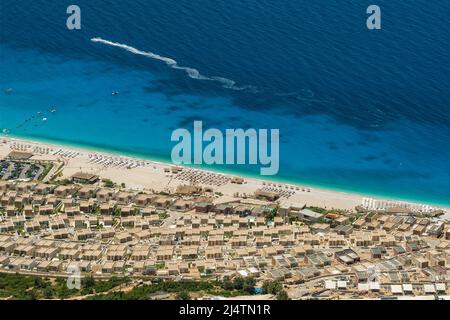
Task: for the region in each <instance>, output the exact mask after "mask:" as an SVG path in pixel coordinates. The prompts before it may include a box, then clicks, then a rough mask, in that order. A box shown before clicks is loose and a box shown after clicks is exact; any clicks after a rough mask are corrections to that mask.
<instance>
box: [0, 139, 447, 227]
mask: <svg viewBox="0 0 450 320" xmlns="http://www.w3.org/2000/svg"><path fill="white" fill-rule="evenodd" d="M13 146H15V148H16V149H17V148H18V147H19V148H21V149H20V150H23V151H30V152H33V151H34V153H35V155H34V156H33V159H35V160H60V161H64V163H65V167H64V170H63V176H64V177H65V178H69V177H71V176H72V175H73V174H74V173H76V172H80V171H82V172H86V173H92V174H96V175H99V176H100V177H101V178H106V179H110V180H112V181H114V182H116V183H119V184H120V183H125V184H126V187H127V188H130V189H136V190H155V191H164V190H165V191H169V190H170V191H172V190H175V188H176V187H177V186H178V185H180V184H188V183H189V182H187V181H180V180H177V179H174V176H175V175H174V174H172V173H171V172H166V171H167V170H168V169H170V168H172V167H173V165H172V164H166V163H160V162H155V161H149V160H143V159H136V158H131V157H127V156H121V155H117V154H108V153H105V152H95V151H91V150H86V149H80V148H75V147H68V146H62V145H56V144H49V143H42V142H35V141H29V140H22V139H15V138H2V139H1V140H0V159H1V158H3V157H5V156H6V155H7V154H9V153H10V152H11V150H12V147H13ZM59 150H62V151H61V152H59V153H58V154H56V155H55V153H57V152H58V151H59ZM36 151H37V152H36ZM99 157H102V158H103V159H110V161H116V162H119V163H120V162H126V163H129V164H130V163H131V164H132V165H131V167H132V168H131V169H130V168H127V167H129V166H128V165H126V166H117V165H105V164H104V163H103V164H98V163H95V161H92V159H93V158H99ZM186 170H193V169H189V168H188V169H186ZM196 172H201V173H203V174H206V173H208V171H205V170H197V169H196ZM210 174H211V175H213V176H215V175H217V176H218V177H225V176H227V175H226V174H218V173H217V172H214V173H210ZM230 177H231V176H230V175H228V178H230ZM244 181H245V182H244V184H232V183H229V182H228V183H224V184H223V185H220V186H217V185H216V186H214V185H211V184H202V183H201V182H196V183H197V185H200V186H209V187H212V188H213V189H214V191H216V192H221V193H222V194H223V195H224V197H221V198H222V199H224V198H227V196H229V197H230V198H232V197H233V196H234V195H235V194H236V193H239V194H240V195H243V194H248V195H251V194H253V193H254V192H255V190H257V189H259V188H264V187H268V186H269V183H270V187H271V188H277V189H278V190H285V192H289V193H291V194H292V195H291V196H290V197H289V198H285V197H282V198H281V202H282V203H286V202H287V203H293V204H306V205H308V206H319V207H325V208H328V209H331V208H334V209H345V210H351V209H354V208H355V206H357V205H361V203H362V201H363V198H364V197H365V196H363V195H359V194H352V193H347V192H338V191H334V190H325V189H319V188H315V187H308V186H296V185H294V184H286V183H274V182H269V181H264V180H259V179H255V178H247V177H244ZM297 189H298V190H297ZM371 198H373V197H371ZM444 209H446V210H447V216H446V218H449V217H448V215H449V212H450V210H449V208H444Z"/></svg>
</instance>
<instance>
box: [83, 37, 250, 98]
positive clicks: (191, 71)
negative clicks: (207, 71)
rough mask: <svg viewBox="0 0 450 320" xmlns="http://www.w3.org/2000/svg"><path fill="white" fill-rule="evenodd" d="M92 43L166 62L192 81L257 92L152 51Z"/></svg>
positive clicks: (121, 45) (119, 44)
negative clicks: (182, 64) (212, 82)
mask: <svg viewBox="0 0 450 320" xmlns="http://www.w3.org/2000/svg"><path fill="white" fill-rule="evenodd" d="M91 41H92V42H97V43H103V44H106V45H109V46H113V47H118V48H121V49H124V50H127V51H129V52H131V53H133V54H137V55H141V56H145V57H147V58H151V59H155V60H159V61H162V62H164V63H165V64H166V65H167V66H169V67H170V68H172V69H177V70H183V71H185V72H186V74H187V75H188V76H189V77H190V78H192V79H197V80H206V81H216V82H219V83H220V84H222V86H223V87H224V88H227V89H232V90H248V91H250V92H255V91H256V90H255V88H254V87H253V86H237V85H236V82H235V81H233V80H231V79H227V78H224V77H208V76H205V75H202V74H201V73H200V72H199V71H198V70H197V69H195V68H190V67H183V66H180V65H178V62H177V61H176V60H174V59H172V58H168V57H164V56H161V55H159V54H156V53H153V52H150V51H142V50H139V49H136V48H133V47H131V46H129V45H126V44H122V43H118V42H113V41H109V40H105V39H102V38H99V37H95V38H92V39H91Z"/></svg>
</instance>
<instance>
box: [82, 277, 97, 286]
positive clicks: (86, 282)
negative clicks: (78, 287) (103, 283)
mask: <svg viewBox="0 0 450 320" xmlns="http://www.w3.org/2000/svg"><path fill="white" fill-rule="evenodd" d="M83 286H84V287H85V288H92V287H94V286H95V279H94V277H93V276H88V277H86V278H84V280H83Z"/></svg>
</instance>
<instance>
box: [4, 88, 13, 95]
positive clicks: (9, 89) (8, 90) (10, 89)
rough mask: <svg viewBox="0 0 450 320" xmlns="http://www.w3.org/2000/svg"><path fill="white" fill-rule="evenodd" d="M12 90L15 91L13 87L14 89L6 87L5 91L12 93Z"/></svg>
mask: <svg viewBox="0 0 450 320" xmlns="http://www.w3.org/2000/svg"><path fill="white" fill-rule="evenodd" d="M12 92H13V89H12V88H8V89H5V93H6V94H10V93H12Z"/></svg>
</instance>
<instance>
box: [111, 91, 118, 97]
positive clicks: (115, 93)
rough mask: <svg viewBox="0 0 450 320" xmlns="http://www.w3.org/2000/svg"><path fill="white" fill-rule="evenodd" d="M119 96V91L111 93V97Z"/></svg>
mask: <svg viewBox="0 0 450 320" xmlns="http://www.w3.org/2000/svg"><path fill="white" fill-rule="evenodd" d="M118 94H119V91H113V92H111V95H113V96H116V95H118Z"/></svg>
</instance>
